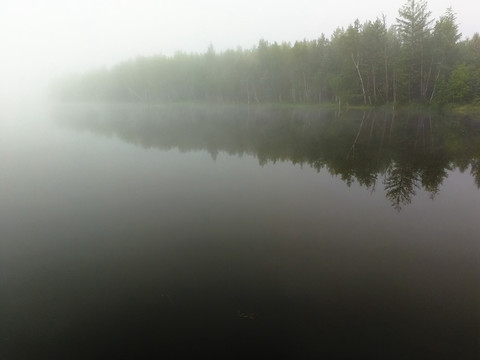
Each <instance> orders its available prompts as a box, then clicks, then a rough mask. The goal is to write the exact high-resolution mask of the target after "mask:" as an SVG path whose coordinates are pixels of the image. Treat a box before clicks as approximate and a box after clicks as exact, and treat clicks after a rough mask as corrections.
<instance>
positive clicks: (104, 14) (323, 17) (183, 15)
mask: <svg viewBox="0 0 480 360" xmlns="http://www.w3.org/2000/svg"><path fill="white" fill-rule="evenodd" d="M428 3H429V9H430V10H431V11H432V17H433V18H435V19H437V18H438V17H439V16H441V15H442V14H443V13H444V12H445V9H446V8H447V7H449V6H453V9H454V11H455V12H456V14H457V22H458V23H459V25H460V31H461V32H462V34H463V37H464V38H466V37H471V36H472V35H473V33H474V32H476V31H477V30H478V28H477V24H476V19H475V17H474V14H477V13H479V12H480V3H478V2H472V1H471V0H461V1H456V2H455V3H454V4H452V2H451V1H449V0H441V1H438V0H431V1H429V2H428ZM403 4H404V1H398V0H397V1H392V2H385V1H379V0H368V1H362V2H352V1H347V0H340V1H312V0H299V1H296V2H295V3H291V2H278V1H273V0H267V1H253V0H251V1H250V0H248V1H245V0H244V1H228V2H225V1H219V0H206V1H201V2H197V1H186V0H182V1H177V0H176V1H154V0H140V1H126V0H119V1H113V0H86V1H71V0H70V1H63V0H46V1H37V0H23V1H16V0H6V1H2V3H1V5H0V43H1V46H2V54H1V58H0V76H1V79H2V81H1V84H0V97H1V99H2V100H1V102H11V101H15V102H18V101H23V100H20V99H25V97H30V98H31V97H32V96H33V97H36V96H38V95H39V94H42V90H43V89H44V88H45V87H46V86H48V83H49V81H50V80H51V79H52V78H56V77H58V76H61V75H63V74H70V73H81V72H84V71H88V70H90V69H92V68H102V67H109V66H111V65H113V64H115V63H118V62H121V61H124V60H128V59H131V58H135V57H137V56H149V55H157V54H163V55H167V56H168V55H172V54H174V53H175V52H176V51H184V52H204V51H206V49H207V48H208V46H209V45H210V44H212V45H213V46H214V47H215V49H216V50H217V51H222V50H226V49H231V48H237V47H242V48H246V49H248V48H251V47H252V46H255V45H256V44H257V43H258V41H259V40H260V39H265V40H267V41H270V42H274V41H277V42H282V41H287V42H295V41H296V40H303V39H307V40H310V39H315V38H317V37H319V36H320V35H321V34H322V33H324V34H325V35H326V36H327V37H329V36H330V35H331V34H332V32H333V31H334V30H335V28H336V27H347V26H348V25H349V24H351V23H353V21H354V20H355V19H357V18H358V19H359V20H360V21H361V22H363V21H366V20H374V19H375V18H376V17H378V16H381V15H382V14H385V16H386V18H387V22H388V23H389V24H393V23H394V22H395V17H396V16H397V15H398V9H399V8H400V7H401V6H402V5H403Z"/></svg>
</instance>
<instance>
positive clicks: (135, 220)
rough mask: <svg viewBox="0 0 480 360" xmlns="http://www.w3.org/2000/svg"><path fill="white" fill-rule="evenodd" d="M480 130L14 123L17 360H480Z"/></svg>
mask: <svg viewBox="0 0 480 360" xmlns="http://www.w3.org/2000/svg"><path fill="white" fill-rule="evenodd" d="M479 161H480V126H479V124H478V122H477V121H474V120H472V119H470V118H466V117H448V116H446V115H442V114H437V113H415V112H391V111H379V110H367V111H354V110H350V111H345V110H342V112H341V113H338V111H335V110H328V111H327V110H324V109H323V110H322V109H320V108H318V107H315V106H310V107H300V106H293V107H290V106H281V105H255V106H247V105H244V106H243V105H242V106H240V105H178V104H177V105H168V106H167V105H148V104H117V105H98V104H97V105H85V104H83V105H82V104H72V105H60V106H54V107H46V106H28V107H27V106H25V107H22V109H21V110H19V109H13V110H12V109H3V110H2V121H1V122H0V165H1V166H0V184H1V188H0V199H1V202H0V294H1V302H0V311H1V313H0V318H1V319H2V320H1V324H0V330H1V334H0V335H1V343H0V357H1V358H2V359H3V358H5V359H33V358H48V359H77V358H78V359H85V358H114V357H115V358H136V357H137V358H138V357H142V356H147V354H154V355H155V356H156V357H158V358H162V357H163V358H165V357H167V358H180V357H184V358H191V357H193V356H196V355H197V354H206V355H212V356H218V357H222V358H232V357H235V356H238V357H240V358H246V357H251V356H254V355H257V356H258V355H261V356H263V357H266V358H275V357H288V358H302V357H310V358H359V357H362V356H366V357H367V358H387V359H392V358H452V359H453V358H459V359H476V358H478V356H479V355H480V354H479V353H480V349H479V345H480V344H479V326H480V315H479V314H480V312H479V310H480V308H479V300H480V296H479V295H480V294H479V287H478V284H479V280H480V272H479V267H478V265H479V255H480V254H479V250H480V249H479V240H478V239H479V238H480V225H479V223H478V214H479V210H480V192H479V184H480V176H479Z"/></svg>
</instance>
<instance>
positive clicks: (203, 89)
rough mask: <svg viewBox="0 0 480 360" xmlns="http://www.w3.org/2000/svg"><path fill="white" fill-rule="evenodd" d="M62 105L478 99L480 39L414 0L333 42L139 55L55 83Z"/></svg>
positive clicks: (337, 34) (339, 33) (341, 32)
mask: <svg viewBox="0 0 480 360" xmlns="http://www.w3.org/2000/svg"><path fill="white" fill-rule="evenodd" d="M52 93H53V95H54V96H55V98H57V99H60V100H64V101H107V102H132V101H142V102H192V101H193V102H233V103H268V102H289V103H325V102H335V103H338V104H341V105H347V104H350V105H361V104H363V105H380V104H385V103H395V104H396V103H400V104H402V103H403V104H404V103H411V102H420V103H434V104H446V103H455V104H462V103H480V35H479V34H478V33H476V34H475V35H474V36H473V37H472V38H468V39H462V35H461V34H460V33H459V29H458V24H457V22H456V16H455V13H454V11H453V10H452V9H451V8H449V9H447V10H446V12H445V13H444V15H443V16H441V17H440V18H439V19H436V20H435V19H433V18H432V17H431V12H430V11H429V10H428V4H427V2H426V1H424V0H408V1H406V3H405V4H404V5H403V6H402V7H401V8H400V9H399V11H398V17H397V18H396V19H395V24H394V25H392V26H387V21H386V19H385V17H382V18H377V19H376V20H375V21H367V22H365V23H363V24H362V23H360V22H359V21H358V20H356V21H355V22H354V23H353V24H351V25H349V26H348V27H347V28H346V29H344V28H337V29H336V30H335V31H334V32H333V34H332V35H331V37H330V38H327V37H326V36H325V35H323V34H322V35H321V36H320V37H319V38H318V39H316V40H303V41H297V42H295V43H294V44H293V45H292V44H291V43H281V44H278V43H276V42H275V43H269V42H268V41H265V40H260V41H259V42H258V45H256V46H255V47H253V48H252V49H249V50H244V49H237V50H228V51H224V52H219V53H217V52H215V50H214V48H213V46H210V47H209V48H208V51H207V52H206V53H204V54H187V53H177V54H175V55H174V56H172V57H166V56H152V57H141V58H137V59H135V60H130V61H126V62H123V63H120V64H118V65H116V66H113V67H112V68H110V69H101V70H95V71H91V72H88V73H86V74H82V75H78V76H68V77H66V78H63V79H61V80H58V81H56V82H55V84H54V85H53V86H52Z"/></svg>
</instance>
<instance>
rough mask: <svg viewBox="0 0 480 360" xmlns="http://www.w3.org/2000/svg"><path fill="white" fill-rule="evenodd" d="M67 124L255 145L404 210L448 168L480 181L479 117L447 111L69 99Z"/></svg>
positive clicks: (257, 150) (228, 147) (175, 139)
mask: <svg viewBox="0 0 480 360" xmlns="http://www.w3.org/2000/svg"><path fill="white" fill-rule="evenodd" d="M55 119H56V120H57V122H58V123H59V124H60V125H61V126H65V127H68V128H71V129H75V130H78V131H90V132H94V133H98V134H102V135H105V136H117V137H118V138H120V139H122V140H124V141H126V142H128V143H132V144H135V145H138V146H142V147H144V148H152V147H153V148H158V149H162V150H169V149H172V148H178V149H180V150H181V151H198V150H206V151H208V152H209V153H210V155H211V156H212V158H213V159H214V160H215V159H216V157H217V154H218V153H219V152H227V153H228V154H231V155H239V156H241V155H243V154H250V155H253V156H255V157H256V158H257V159H258V161H259V163H260V165H264V164H266V163H268V162H273V163H275V162H278V161H290V162H292V163H294V164H302V165H308V166H311V167H312V168H314V169H316V170H317V171H319V172H320V171H321V170H323V169H325V170H327V171H328V172H329V173H330V174H332V175H336V176H339V177H340V178H341V179H342V180H343V181H344V182H345V183H346V184H347V185H348V186H350V185H351V184H352V183H354V182H358V183H359V184H361V185H362V186H365V187H367V188H369V189H371V191H375V190H376V188H377V187H378V186H381V187H383V189H384V191H385V194H386V197H387V198H388V199H389V200H390V201H391V203H392V206H393V207H394V208H395V209H397V210H401V208H402V206H404V205H407V204H409V203H411V201H412V199H413V197H414V196H415V194H416V191H417V190H418V189H424V190H425V191H427V192H428V193H430V197H431V198H432V199H433V198H434V197H435V196H436V195H437V194H438V193H439V189H440V186H441V184H442V183H443V181H444V180H445V179H446V178H447V176H448V171H449V170H453V169H459V170H460V171H461V172H465V171H470V172H471V175H472V177H473V180H474V181H475V183H476V185H477V187H480V167H479V164H480V122H478V121H474V120H472V119H469V118H467V117H457V118H452V117H448V116H445V115H442V114H439V113H429V114H425V113H419V112H400V113H399V112H391V111H378V110H377V111H374V110H369V111H348V112H344V113H342V114H341V115H340V116H338V114H336V113H335V112H334V111H327V110H324V109H319V108H314V107H309V108H299V107H278V106H276V107H273V106H255V107H249V106H235V105H224V106H214V107H209V106H206V105H203V106H201V105H188V106H181V105H177V106H136V105H114V106H100V105H98V106H92V105H89V106H84V105H77V106H72V105H69V106H63V107H60V108H57V109H56V112H55Z"/></svg>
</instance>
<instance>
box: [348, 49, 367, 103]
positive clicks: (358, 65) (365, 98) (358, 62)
mask: <svg viewBox="0 0 480 360" xmlns="http://www.w3.org/2000/svg"><path fill="white" fill-rule="evenodd" d="M352 61H353V64H354V65H355V68H356V69H357V73H358V77H359V78H360V83H361V85H362V93H363V103H364V104H365V105H367V95H366V94H365V86H364V85H363V78H362V74H361V73H360V60H358V61H357V62H355V59H354V57H353V53H352Z"/></svg>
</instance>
